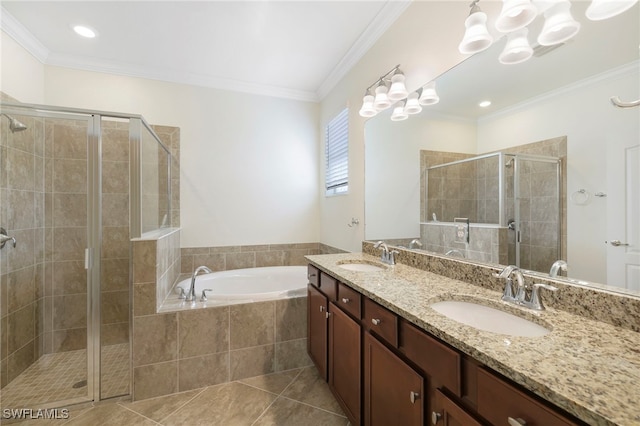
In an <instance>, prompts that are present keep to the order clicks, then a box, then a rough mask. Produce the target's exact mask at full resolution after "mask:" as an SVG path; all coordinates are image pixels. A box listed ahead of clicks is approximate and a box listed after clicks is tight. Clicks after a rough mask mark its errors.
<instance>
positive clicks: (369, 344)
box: [364, 332, 424, 426]
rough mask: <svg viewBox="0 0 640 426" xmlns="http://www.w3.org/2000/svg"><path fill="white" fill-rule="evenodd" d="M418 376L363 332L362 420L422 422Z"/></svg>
mask: <svg viewBox="0 0 640 426" xmlns="http://www.w3.org/2000/svg"><path fill="white" fill-rule="evenodd" d="M423 395H424V384H423V379H422V377H421V376H420V375H419V374H418V373H416V372H415V371H414V370H413V369H412V368H411V367H409V366H408V365H407V364H406V363H405V362H404V361H402V360H401V359H400V358H398V357H397V356H396V355H395V354H394V353H392V352H391V351H390V350H389V349H387V348H386V347H385V346H384V345H383V344H382V343H380V342H379V341H378V340H377V339H376V338H375V337H373V336H372V335H371V334H369V333H368V332H367V333H364V424H365V425H371V426H389V425H402V426H412V425H415V426H422V425H423V409H424V402H423Z"/></svg>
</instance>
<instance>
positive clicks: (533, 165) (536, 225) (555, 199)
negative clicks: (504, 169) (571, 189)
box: [512, 154, 562, 273]
mask: <svg viewBox="0 0 640 426" xmlns="http://www.w3.org/2000/svg"><path fill="white" fill-rule="evenodd" d="M513 177H514V181H513V182H514V185H513V187H514V196H515V204H514V206H515V222H514V227H515V229H514V230H515V256H516V265H518V266H519V267H520V268H522V269H528V270H533V271H538V272H544V273H549V270H550V268H551V265H552V264H553V262H555V261H556V260H558V259H561V235H562V232H561V227H562V221H561V210H560V208H561V207H560V206H561V192H560V188H561V175H560V160H558V159H557V158H552V157H543V156H534V155H522V154H518V155H516V156H515V165H514V173H513ZM512 226H513V225H512Z"/></svg>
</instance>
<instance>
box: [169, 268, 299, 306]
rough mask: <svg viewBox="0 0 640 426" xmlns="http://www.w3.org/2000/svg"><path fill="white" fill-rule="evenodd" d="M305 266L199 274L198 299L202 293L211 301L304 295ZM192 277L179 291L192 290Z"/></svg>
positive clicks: (180, 284) (183, 282)
mask: <svg viewBox="0 0 640 426" xmlns="http://www.w3.org/2000/svg"><path fill="white" fill-rule="evenodd" d="M307 282H308V279H307V267H306V266H268V267H263V268H247V269H231V270H228V271H220V272H213V273H211V274H202V275H198V277H197V278H196V285H195V288H196V297H197V300H200V296H201V295H202V290H204V289H212V290H213V291H208V292H207V298H208V299H209V300H230V301H231V300H268V299H279V298H285V297H298V296H305V295H306V294H307V293H306V288H307ZM190 286H191V278H187V279H185V280H182V281H180V282H179V283H178V284H177V285H176V292H177V293H178V294H179V293H180V289H181V288H183V289H184V292H185V293H187V292H188V291H189V287H190Z"/></svg>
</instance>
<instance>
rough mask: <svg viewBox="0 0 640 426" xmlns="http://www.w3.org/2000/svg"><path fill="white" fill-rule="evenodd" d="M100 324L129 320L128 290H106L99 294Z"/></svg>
mask: <svg viewBox="0 0 640 426" xmlns="http://www.w3.org/2000/svg"><path fill="white" fill-rule="evenodd" d="M100 296H101V298H102V300H101V301H100V302H101V309H100V310H101V312H100V317H101V318H100V321H101V322H102V324H112V323H120V322H128V321H129V291H128V289H127V290H125V291H107V292H104V291H103V292H102V293H101V294H100Z"/></svg>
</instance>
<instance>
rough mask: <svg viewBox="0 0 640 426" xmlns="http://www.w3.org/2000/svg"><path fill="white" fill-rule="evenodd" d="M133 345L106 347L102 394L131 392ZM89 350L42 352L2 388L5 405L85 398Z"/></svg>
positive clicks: (3, 404)
mask: <svg viewBox="0 0 640 426" xmlns="http://www.w3.org/2000/svg"><path fill="white" fill-rule="evenodd" d="M128 359H129V345H128V344H126V343H125V344H118V345H110V346H104V347H103V348H102V369H103V379H102V394H103V395H107V396H109V397H112V396H118V395H127V394H129V382H130V380H131V379H130V376H129V361H128ZM86 380H87V351H86V349H81V350H77V351H68V352H59V353H54V354H47V355H42V356H41V357H40V358H39V359H38V360H37V361H36V362H35V363H33V364H32V365H30V366H29V368H27V369H26V370H25V371H23V372H22V374H20V375H19V376H18V377H16V378H15V379H14V380H13V381H12V382H11V383H9V384H8V385H7V386H5V387H4V388H3V389H2V393H1V396H0V398H1V399H0V402H1V404H0V405H1V406H2V407H4V408H7V407H11V408H22V407H35V406H43V405H45V404H48V403H51V402H54V401H62V400H69V399H73V398H81V397H84V396H86V395H87V386H86V384H85V385H83V386H79V387H74V384H77V383H79V382H81V381H85V383H86Z"/></svg>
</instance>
